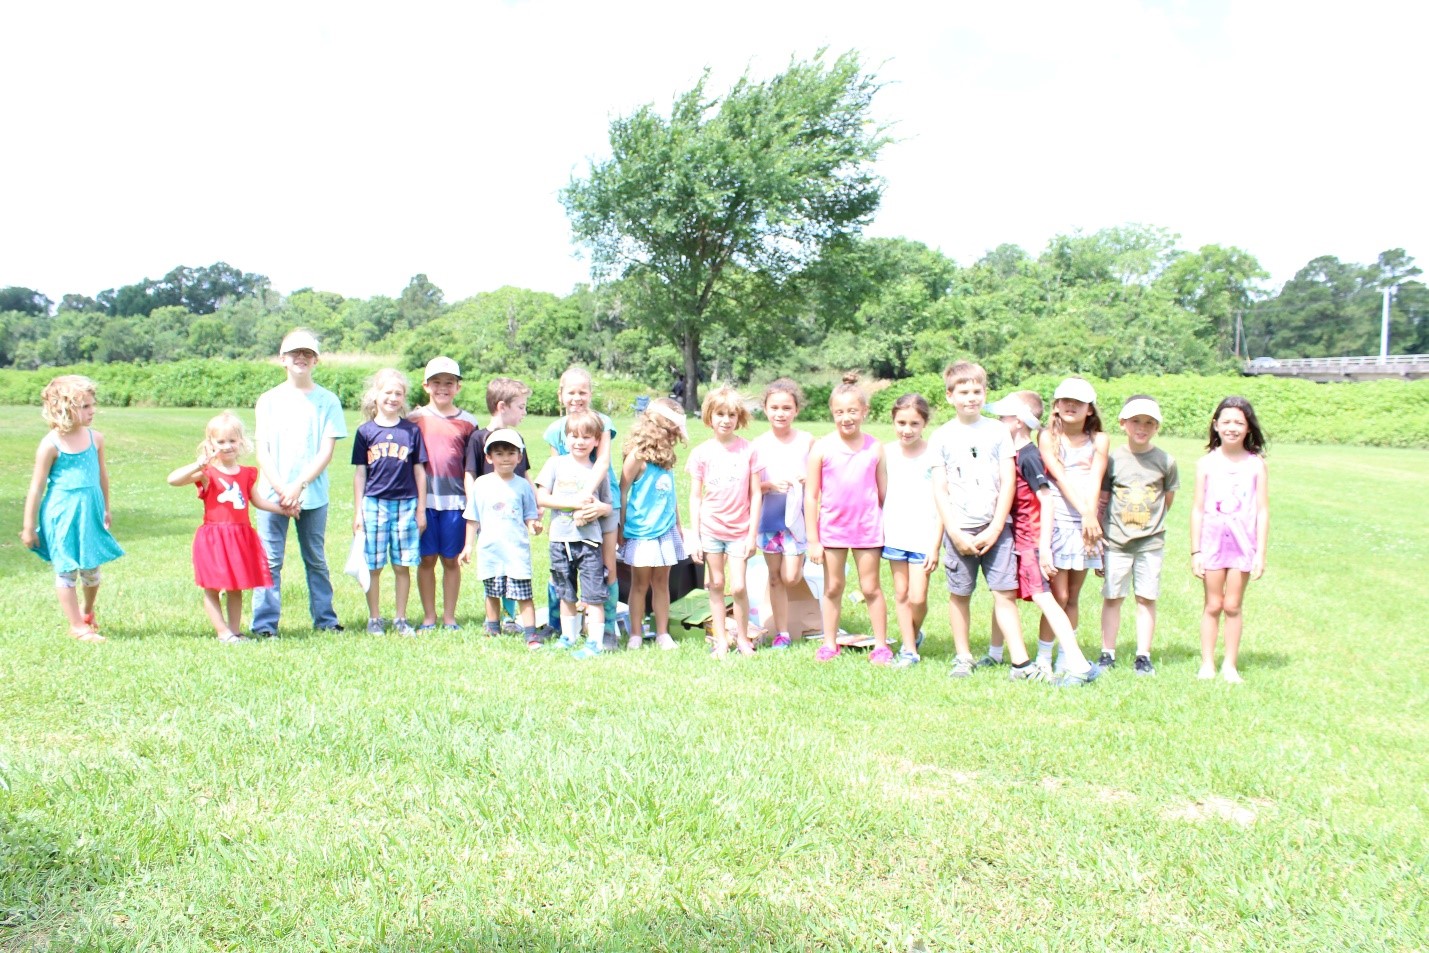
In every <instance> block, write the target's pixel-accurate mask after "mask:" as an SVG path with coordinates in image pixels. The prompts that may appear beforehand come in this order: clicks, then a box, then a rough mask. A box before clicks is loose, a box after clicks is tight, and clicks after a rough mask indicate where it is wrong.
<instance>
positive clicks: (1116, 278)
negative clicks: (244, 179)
mask: <svg viewBox="0 0 1429 953" xmlns="http://www.w3.org/2000/svg"><path fill="white" fill-rule="evenodd" d="M1176 242H1177V236H1176V235H1174V234H1173V233H1170V232H1168V231H1166V230H1164V229H1159V228H1152V227H1144V226H1125V227H1121V228H1112V229H1104V230H1102V231H1098V232H1095V233H1092V234H1080V233H1078V234H1072V235H1061V236H1057V237H1056V238H1054V239H1053V240H1052V241H1051V242H1049V243H1048V246H1047V248H1046V249H1044V250H1043V251H1042V253H1041V254H1039V255H1035V256H1034V255H1031V254H1029V253H1027V252H1026V251H1024V250H1023V249H1021V248H1018V247H1016V246H1012V245H1003V246H999V247H998V248H996V249H994V250H993V251H991V252H989V253H988V254H987V255H985V256H984V257H983V258H981V259H980V260H978V261H977V262H974V263H973V264H971V265H967V266H959V265H958V264H956V263H955V262H953V261H952V260H950V259H948V258H947V257H946V256H944V255H942V254H941V253H939V252H938V251H936V250H934V249H930V248H928V247H927V246H925V245H923V244H920V243H918V242H914V241H910V240H907V239H896V238H895V239H884V238H865V239H858V240H854V241H851V242H846V243H843V244H840V245H836V246H834V247H831V248H829V249H828V250H827V251H826V253H825V255H824V256H823V258H822V259H821V260H819V261H818V262H815V263H814V264H812V265H810V266H809V267H808V268H806V269H804V271H803V272H802V273H800V274H799V275H797V276H795V277H794V278H793V279H791V280H792V281H793V282H795V283H796V284H797V290H798V291H799V294H797V295H795V296H788V295H785V296H781V297H780V298H779V299H778V300H779V304H778V305H777V306H775V305H771V306H770V307H769V308H768V309H766V310H764V311H763V312H761V309H760V306H759V304H758V298H757V296H751V297H746V298H744V299H743V302H742V305H741V307H740V309H739V311H738V313H737V314H736V313H734V309H733V306H732V305H726V306H725V308H724V309H723V310H722V309H721V306H720V305H721V303H720V302H716V303H715V306H714V307H713V308H712V309H711V310H710V311H709V312H708V313H709V314H712V315H714V317H713V318H712V320H710V321H709V322H708V323H707V325H706V326H705V327H704V328H703V329H702V331H701V333H702V353H703V354H704V360H705V364H704V366H703V367H702V368H701V378H702V380H703V381H709V380H714V379H719V380H732V381H736V382H740V383H745V382H749V381H751V380H757V381H762V380H767V379H769V378H771V377H773V376H776V375H779V374H789V375H792V376H795V377H797V378H799V379H800V380H806V381H811V382H818V381H821V380H828V379H831V377H834V376H836V375H837V372H840V371H842V370H844V369H849V368H858V369H861V370H863V371H864V372H866V373H867V374H868V375H870V376H872V377H880V378H894V379H897V378H904V377H910V376H913V375H917V374H924V373H932V372H936V371H938V370H940V369H941V367H942V366H943V364H944V363H946V362H947V360H948V359H949V358H950V357H952V356H953V355H973V356H976V357H977V358H978V359H979V360H981V361H982V362H983V364H984V365H985V366H986V367H987V369H988V371H989V374H990V376H991V377H992V381H993V385H994V387H999V386H1004V385H1006V384H1010V383H1014V382H1016V381H1019V380H1023V379H1025V378H1027V377H1029V376H1032V375H1037V374H1052V375H1060V374H1071V373H1078V374H1084V375H1088V376H1093V377H1097V378H1101V379H1114V378H1117V377H1121V376H1123V375H1128V374H1174V373H1182V372H1191V373H1202V374H1205V373H1215V372H1218V371H1226V370H1233V369H1234V367H1235V361H1236V358H1237V350H1238V353H1239V356H1240V357H1254V356H1260V355H1270V356H1274V357H1282V358H1284V357H1301V356H1305V357H1310V356H1324V355H1338V354H1374V353H1378V350H1379V328H1380V307H1381V302H1382V291H1383V290H1384V289H1385V288H1390V287H1393V288H1395V289H1396V290H1395V294H1394V298H1393V307H1392V313H1391V345H1392V347H1391V350H1392V351H1393V352H1394V353H1423V352H1426V351H1429V292H1426V288H1425V286H1424V284H1423V283H1421V282H1420V281H1418V280H1417V278H1418V276H1419V274H1420V273H1421V272H1420V269H1419V268H1418V267H1416V266H1415V265H1414V261H1413V259H1412V258H1411V257H1410V256H1409V255H1408V254H1406V253H1405V252H1404V251H1403V250H1402V249H1391V250H1389V251H1386V252H1384V253H1382V254H1381V255H1380V256H1379V258H1378V259H1377V261H1376V262H1375V263H1374V264H1371V265H1356V264H1349V263H1344V262H1340V261H1339V260H1338V259H1335V258H1331V257H1322V258H1317V259H1315V260H1314V261H1311V262H1310V263H1309V264H1307V265H1306V266H1305V268H1303V269H1301V271H1300V272H1299V273H1297V274H1296V276H1295V277H1294V278H1293V279H1292V280H1291V281H1289V282H1287V283H1286V284H1285V285H1284V287H1283V288H1281V289H1280V290H1279V291H1278V292H1276V293H1274V294H1268V293H1266V292H1264V291H1262V290H1260V282H1262V281H1263V280H1264V279H1265V277H1266V274H1265V272H1264V270H1263V269H1262V268H1261V267H1260V264H1259V263H1258V262H1257V260H1256V259H1255V257H1254V256H1253V255H1251V254H1249V253H1248V252H1245V251H1242V250H1240V249H1237V248H1232V247H1222V246H1218V245H1208V246H1205V247H1203V248H1200V249H1198V250H1196V251H1185V250H1182V249H1178V248H1177V247H1176ZM790 301H795V302H797V304H795V305H790V304H789V302H790ZM659 306H660V305H659V303H658V302H654V301H651V300H649V299H648V298H646V297H642V295H640V294H639V293H638V292H637V290H636V289H635V288H633V287H629V286H626V285H623V284H622V283H620V282H614V283H610V284H605V285H601V286H599V287H595V288H592V287H589V286H584V285H582V286H578V287H577V288H576V289H575V290H574V291H573V292H572V293H571V294H569V295H567V296H565V297H561V296H557V295H553V294H548V293H545V292H536V291H529V290H525V289H520V288H510V287H507V288H501V289H499V290H497V291H492V292H487V293H483V294H478V295H475V296H473V297H471V298H467V299H464V300H462V301H458V302H455V303H448V302H446V301H445V298H444V295H443V292H442V290H441V289H440V288H439V287H437V286H436V285H435V284H434V283H432V282H431V281H430V280H429V279H428V278H427V276H426V275H417V276H415V277H413V278H412V280H411V281H410V282H409V283H408V285H407V287H406V288H405V289H403V290H402V291H401V293H400V294H399V295H398V296H396V297H386V296H381V295H379V296H375V297H372V298H368V299H356V298H344V297H343V296H342V295H340V294H338V293H335V292H330V291H316V290H313V289H310V288H305V289H301V290H299V291H294V292H292V293H291V294H288V295H287V296H281V295H278V294H277V293H276V292H274V291H273V290H272V288H271V287H270V284H269V282H268V279H267V278H265V277H263V276H262V275H258V274H253V273H248V272H243V271H240V270H238V269H236V268H233V267H231V266H229V265H227V264H225V263H222V262H220V263H217V264H214V265H211V266H208V267H205V268H176V269H174V270H173V271H171V272H169V273H168V274H167V275H165V276H164V278H162V279H159V280H157V281H154V280H149V279H145V280H144V281H142V282H138V283H136V284H134V285H128V286H125V287H122V288H118V289H106V290H104V291H101V292H99V293H98V294H96V295H94V296H93V297H92V298H91V297H87V296H84V295H78V294H66V295H64V296H63V298H61V300H60V302H59V303H58V305H57V306H56V304H55V303H54V302H53V301H52V300H51V299H49V298H48V297H46V296H45V295H43V294H41V293H39V292H36V291H34V290H32V289H29V288H23V287H10V288H5V289H0V366H4V367H14V368H41V367H53V366H58V365H67V364H78V363H88V362H92V363H112V362H130V363H137V364H162V363H166V362H172V361H178V360H183V359H188V358H226V359H255V358H265V357H269V356H271V355H272V354H274V352H275V351H276V350H277V347H278V342H279V341H280V340H281V338H282V336H283V334H284V333H285V332H286V331H287V330H288V329H290V328H292V327H294V326H305V327H310V328H313V329H314V330H315V331H317V332H318V333H319V335H321V337H322V338H323V341H324V346H325V348H326V349H327V350H328V351H349V352H366V353H374V354H396V355H400V356H401V359H402V361H403V363H405V364H406V365H407V366H408V367H420V366H421V365H422V364H423V363H425V361H426V360H427V359H428V358H429V357H431V356H434V355H435V354H438V353H445V354H449V355H451V356H453V357H456V358H457V359H458V360H460V361H461V362H462V364H463V367H464V368H466V369H467V373H468V374H470V375H471V376H473V377H477V376H489V375H491V374H495V373H507V374H511V375H514V376H522V377H525V378H528V379H532V380H540V379H545V378H549V377H553V376H554V375H556V374H558V373H559V372H560V370H561V369H563V368H564V367H566V366H567V365H568V364H570V363H573V362H580V363H584V364H587V365H589V366H591V367H592V368H593V369H595V370H597V371H598V372H601V373H603V374H605V375H608V376H614V377H628V378H632V379H634V380H638V381H642V382H644V383H646V384H649V385H651V386H653V387H655V388H657V389H662V388H665V387H668V386H669V383H670V381H671V380H672V378H673V375H674V373H675V371H676V369H677V368H679V367H680V366H681V357H680V353H679V351H678V349H677V347H676V342H673V341H669V340H663V339H661V338H660V336H659V335H658V334H656V333H654V332H652V331H651V330H650V325H651V323H652V317H653V316H655V315H656V312H655V311H654V310H653V309H655V308H658V307H659ZM1238 325H1239V327H1240V332H1239V334H1240V336H1239V341H1240V344H1239V347H1238V348H1237V333H1238V332H1237V328H1238Z"/></svg>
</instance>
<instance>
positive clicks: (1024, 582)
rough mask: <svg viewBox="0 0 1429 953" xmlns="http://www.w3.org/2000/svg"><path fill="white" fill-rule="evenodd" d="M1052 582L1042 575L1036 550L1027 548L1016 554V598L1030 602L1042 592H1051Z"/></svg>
mask: <svg viewBox="0 0 1429 953" xmlns="http://www.w3.org/2000/svg"><path fill="white" fill-rule="evenodd" d="M1051 591H1052V584H1051V583H1050V582H1048V581H1047V577H1046V576H1044V575H1042V564H1041V562H1039V561H1038V551H1037V550H1035V549H1029V550H1026V551H1024V552H1020V553H1018V554H1017V598H1019V599H1025V600H1026V601H1028V602H1031V601H1032V599H1033V598H1034V597H1036V596H1038V595H1041V594H1042V593H1044V592H1051Z"/></svg>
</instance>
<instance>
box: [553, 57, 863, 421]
mask: <svg viewBox="0 0 1429 953" xmlns="http://www.w3.org/2000/svg"><path fill="white" fill-rule="evenodd" d="M707 79H708V73H706V75H705V76H704V77H702V78H701V80H700V82H699V83H698V84H696V86H695V87H694V89H691V90H690V91H689V92H686V93H684V94H683V95H681V96H679V97H677V98H676V99H675V102H674V104H673V107H672V108H671V111H670V116H669V118H668V119H667V118H665V117H664V116H662V115H660V114H659V113H658V112H657V111H656V110H655V108H654V106H653V105H647V106H643V107H641V108H640V109H638V110H637V111H636V112H635V113H634V114H633V115H630V116H628V117H626V118H624V119H617V120H615V121H614V122H613V123H612V124H611V127H610V149H611V157H610V159H608V160H607V161H605V162H601V163H592V165H591V168H590V175H589V177H588V178H586V179H579V178H575V179H572V181H571V183H570V185H569V186H567V187H566V189H564V190H563V191H562V194H561V199H562V202H563V203H564V205H565V207H566V212H567V214H568V215H569V216H570V220H571V226H572V229H573V231H574V233H575V238H576V240H577V241H578V242H580V243H581V244H584V245H585V246H586V247H588V248H589V249H590V252H591V261H592V273H593V276H594V277H595V278H596V279H597V280H601V279H604V278H607V277H619V278H625V279H630V280H631V282H632V283H633V284H635V285H636V286H637V287H639V289H640V290H641V291H642V294H641V298H642V305H643V307H641V308H640V311H641V313H642V315H643V318H644V321H645V323H646V324H647V326H648V327H649V328H650V330H651V331H652V332H654V333H655V334H657V335H661V336H665V337H667V338H669V339H670V340H671V341H672V343H674V344H675V345H676V346H677V347H678V348H679V349H680V352H681V354H682V355H683V358H684V368H685V377H686V379H687V380H689V381H690V382H691V385H692V386H690V387H689V388H688V389H687V390H686V393H685V402H686V405H687V406H688V407H689V408H690V409H693V408H695V407H696V406H698V386H697V383H698V380H699V371H700V343H701V339H702V337H703V335H704V333H705V331H706V330H707V327H708V324H709V323H710V322H714V321H718V322H719V323H720V324H721V325H722V326H725V327H727V328H728V329H729V330H732V331H736V332H737V331H738V330H739V328H738V326H739V325H740V324H741V323H742V322H744V321H746V320H749V319H750V316H761V317H762V318H763V319H765V320H767V319H768V318H769V316H771V315H773V314H775V313H777V302H778V301H779V300H780V299H781V298H782V297H784V296H785V295H787V294H792V293H793V288H794V283H792V282H790V281H789V279H790V278H791V277H793V276H794V275H796V274H798V273H799V272H800V271H801V270H802V269H803V268H804V267H805V266H806V265H808V264H809V263H811V262H813V261H815V260H816V259H817V258H818V257H819V254H820V251H821V250H822V249H823V247H824V246H825V245H826V244H827V243H829V242H831V241H835V240H839V239H841V238H843V237H845V236H848V235H852V234H857V232H858V231H859V230H860V229H861V228H862V226H863V225H864V224H866V223H867V222H868V221H869V220H870V219H871V217H872V216H873V213H874V211H875V210H877V208H878V203H879V199H880V198H881V195H882V189H883V181H882V179H880V178H879V177H878V176H876V175H875V174H874V173H873V170H872V163H873V161H874V159H875V158H876V157H877V155H878V151H879V149H880V148H881V147H882V146H883V145H884V144H885V143H886V142H887V141H888V140H887V138H886V137H885V136H884V135H883V132H882V130H881V129H880V128H878V127H877V126H876V125H875V124H874V123H873V121H872V119H871V117H870V114H869V107H870V104H871V102H872V99H873V95H874V93H875V92H876V91H877V90H878V84H877V82H876V81H875V79H874V77H873V76H871V75H868V74H865V73H864V72H863V71H862V70H861V68H860V65H859V60H858V56H857V55H856V54H855V53H845V54H844V55H843V56H840V57H839V58H838V59H837V60H835V61H834V62H833V63H832V64H826V63H825V62H824V55H823V53H822V52H821V53H820V54H819V55H817V56H815V57H814V58H813V59H812V60H810V61H807V62H791V63H790V65H789V68H788V69H787V70H786V71H785V72H783V73H781V74H780V75H778V76H775V77H774V78H773V79H771V80H769V81H767V82H762V83H761V82H755V81H754V80H752V79H750V78H749V76H748V74H746V75H745V76H743V77H741V78H740V80H739V81H738V82H737V83H735V85H734V87H733V88H732V89H731V90H730V91H729V92H728V93H727V94H726V95H725V96H724V97H723V98H710V97H709V96H707V94H706V92H705V82H706V80H707Z"/></svg>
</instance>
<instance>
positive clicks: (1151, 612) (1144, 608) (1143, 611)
mask: <svg viewBox="0 0 1429 953" xmlns="http://www.w3.org/2000/svg"><path fill="white" fill-rule="evenodd" d="M1155 635H1156V600H1155V599H1146V598H1144V597H1142V596H1137V597H1136V654H1137V655H1145V656H1147V657H1150V655H1151V640H1152V638H1153V637H1154V636H1155ZM1226 640H1227V642H1229V640H1230V633H1229V632H1227V633H1226Z"/></svg>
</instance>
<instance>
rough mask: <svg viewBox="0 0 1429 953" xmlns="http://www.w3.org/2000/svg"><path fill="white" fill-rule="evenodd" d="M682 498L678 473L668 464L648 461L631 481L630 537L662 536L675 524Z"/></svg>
mask: <svg viewBox="0 0 1429 953" xmlns="http://www.w3.org/2000/svg"><path fill="white" fill-rule="evenodd" d="M678 505H679V504H678V501H677V500H676V498H675V476H674V474H672V473H671V472H670V471H669V470H666V469H665V468H664V467H657V466H656V465H655V464H653V463H651V462H649V461H648V460H647V461H646V462H645V469H644V470H643V471H641V473H640V476H639V477H637V478H636V480H635V482H634V483H632V484H630V499H629V501H628V503H627V506H626V510H625V538H626V539H659V538H660V537H661V536H664V535H665V534H666V533H668V532H669V531H670V530H672V529H674V528H675V517H676V516H677V515H678V514H677V507H678Z"/></svg>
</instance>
